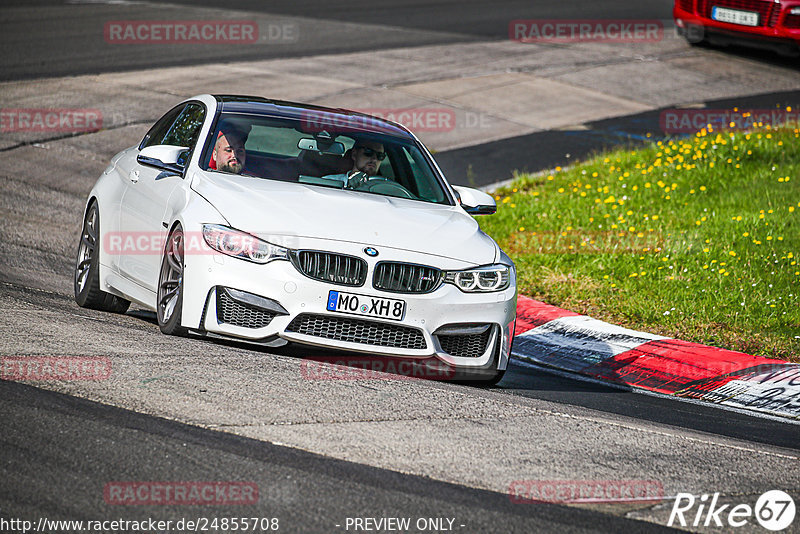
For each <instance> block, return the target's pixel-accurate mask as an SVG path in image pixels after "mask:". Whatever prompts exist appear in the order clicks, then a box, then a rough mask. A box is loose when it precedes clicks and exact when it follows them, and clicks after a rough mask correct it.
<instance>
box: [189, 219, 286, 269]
mask: <svg viewBox="0 0 800 534" xmlns="http://www.w3.org/2000/svg"><path fill="white" fill-rule="evenodd" d="M203 239H205V241H206V243H207V244H208V246H209V247H211V248H213V249H214V250H216V251H217V252H222V253H223V254H227V255H228V256H233V257H234V258H241V259H243V260H247V261H252V262H255V263H267V262H270V261H272V260H288V259H289V251H288V250H287V249H285V248H283V247H279V246H276V245H273V244H272V243H267V242H266V241H262V240H261V239H259V238H257V237H255V236H252V235H250V234H247V233H245V232H240V231H238V230H234V229H233V228H228V227H227V226H221V225H219V224H204V225H203Z"/></svg>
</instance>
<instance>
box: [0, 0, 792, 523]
mask: <svg viewBox="0 0 800 534" xmlns="http://www.w3.org/2000/svg"><path fill="white" fill-rule="evenodd" d="M218 8H219V5H217V4H214V3H212V2H204V1H203V2H180V1H179V2H172V3H169V4H161V3H146V2H120V3H117V4H114V3H112V2H90V1H88V0H84V1H80V0H76V1H73V2H55V1H40V2H4V4H3V7H1V8H0V15H2V19H3V20H4V22H6V27H7V28H9V31H6V32H4V34H3V35H2V37H0V43H1V44H2V50H3V54H2V55H3V60H2V61H0V64H2V66H3V68H2V69H0V79H2V80H4V81H6V82H9V83H8V85H6V86H4V87H6V89H5V90H6V91H9V93H8V94H10V93H11V91H12V89H13V91H14V92H15V93H19V92H24V91H26V88H27V87H29V86H28V85H26V84H28V83H29V81H30V80H33V79H36V78H42V77H46V78H53V82H52V83H57V84H60V83H64V84H65V86H66V84H67V83H68V81H69V80H68V79H67V78H61V77H64V76H73V75H92V74H97V73H107V72H123V71H126V70H135V69H142V68H157V67H158V68H161V67H170V66H174V65H209V66H213V65H217V64H218V63H219V62H223V61H247V60H252V59H264V58H269V57H279V56H280V57H295V58H303V57H305V56H312V55H316V54H320V53H339V52H354V51H364V50H367V49H392V48H394V47H401V46H414V45H420V46H421V45H432V44H453V43H461V42H464V43H467V42H469V43H480V42H483V41H492V40H502V39H504V38H507V24H508V20H509V19H510V18H533V17H551V18H556V17H557V18H565V19H566V18H592V17H594V18H613V17H620V18H623V17H624V18H637V17H638V18H651V19H667V18H669V16H670V2H668V1H655V0H648V1H646V2H637V3H635V7H630V3H628V2H617V1H615V2H602V3H601V2H584V1H576V2H560V3H550V2H546V3H545V2H515V1H506V2H497V3H490V2H447V1H440V2H433V3H426V2H412V3H401V2H396V3H391V4H390V3H380V2H378V3H376V2H372V3H368V2H363V1H350V2H345V3H337V4H335V5H334V3H331V2H269V3H263V2H255V1H253V2H240V3H237V4H236V5H235V7H231V9H230V13H229V18H232V19H233V18H236V17H238V16H240V15H241V14H243V13H251V14H252V13H256V14H258V16H260V17H263V20H264V21H277V20H289V21H294V22H295V23H297V24H300V25H301V28H306V27H307V26H306V25H308V27H310V28H316V29H317V31H315V32H311V33H307V34H308V35H313V38H310V39H308V40H301V41H298V42H296V43H288V44H286V46H285V47H284V48H282V49H280V50H278V49H276V48H275V47H267V46H264V47H260V48H258V49H242V47H237V48H233V47H225V46H220V47H195V48H183V49H181V48H177V47H172V48H170V47H167V49H166V50H162V53H159V54H154V53H153V52H152V49H148V48H146V47H137V46H132V47H129V48H125V47H116V48H114V47H103V46H102V44H103V43H102V40H100V42H96V41H97V32H94V33H92V32H93V30H91V29H92V28H94V29H97V28H98V27H102V25H103V24H104V22H105V21H108V20H118V19H126V18H133V19H150V20H163V19H168V18H176V17H178V16H181V17H183V18H186V19H189V20H197V19H201V18H203V17H205V16H208V14H209V13H210V11H206V10H215V11H214V13H217V10H218ZM512 14H513V15H512ZM215 16H216V15H215ZM253 16H255V15H253ZM342 24H355V25H356V26H363V28H362V29H363V31H360V32H359V31H352V32H346V31H343V26H342ZM90 30H91V31H90ZM93 39H94V40H93ZM730 53H731V54H732V56H734V57H736V58H737V61H740V62H746V63H748V64H751V65H752V68H753V69H754V71H758V69H761V68H763V69H769V72H778V71H780V72H783V73H785V72H788V71H789V69H790V64H789V63H787V60H784V59H780V58H774V57H772V56H769V55H767V54H762V53H755V52H748V51H742V50H732V51H730ZM703 57H704V58H706V59H707V61H709V62H718V61H719V59H720V58H721V57H724V54H722V53H719V52H717V51H710V52H708V53H707V54H706V55H704V56H703ZM715 64H716V63H715ZM203 68H205V67H203ZM309 68H311V67H309ZM154 72H155V74H154V76H156V77H157V76H158V75H159V73H160V72H161V71H154ZM754 77H756V76H755V75H754ZM64 80H67V81H64ZM649 83H653V82H652V81H651V82H649ZM765 90H769V91H773V89H772V88H770V87H767V88H765ZM775 91H777V89H775ZM141 94H142V97H141V98H142V101H141V102H137V103H136V104H135V105H133V104H131V108H136V109H137V110H140V109H143V108H148V107H154V108H156V109H155V110H154V111H152V112H149V111H148V113H150V115H152V116H153V117H158V116H159V115H160V114H161V112H163V111H165V110H166V108H163V105H164V104H163V103H164V102H166V100H164V97H163V95H157V94H156V93H155V92H152V93H150V92H147V91H144V90H143V91H141ZM178 94H180V92H178V91H176V93H175V95H178ZM795 96H796V93H793V92H791V91H788V90H787V91H784V92H780V93H770V94H767V95H764V96H760V97H752V105H754V106H760V107H768V106H771V105H774V103H776V102H780V103H784V102H795V103H797V102H796V98H795ZM31 98H35V95H33V94H32V95H31ZM109 98H111V97H109ZM3 100H4V97H3V95H2V93H0V107H6V104H5V103H4V102H3ZM174 100H176V101H177V100H179V97H178V96H175V98H174ZM732 101H733V100H731V102H732ZM727 102H728V101H722V100H720V102H719V103H717V105H718V106H720V107H721V106H724V105H728V103H727ZM113 105H114V106H117V108H119V109H118V110H119V111H120V113H122V112H123V111H125V110H124V109H123V106H124V105H123V104H119V103H116V102H115V103H114V104H113ZM162 108H163V109H162ZM648 113H657V112H648ZM637 117H639V116H638V115H629V116H627V118H626V117H622V118H615V119H608V121H607V122H603V121H596V122H593V123H591V124H590V126H591V127H592V128H593V129H594V131H596V132H605V134H604V135H600V134H598V135H595V136H591V135H590V134H588V133H585V132H587V131H589V130H581V131H583V132H584V134H582V135H584V136H585V137H586V138H589V137H592V139H595V138H597V139H599V141H597V142H596V143H595V142H594V141H592V142H591V143H590V142H587V143H586V147H585V149H584V152H583V154H585V153H589V152H591V151H592V150H594V149H596V148H597V147H598V146H602V145H605V144H614V139H613V137H614V135H615V134H613V132H617V133H618V132H620V131H624V132H627V133H628V134H630V135H631V136H635V135H638V134H640V133H641V132H640V131H639V130H637V128H638V126H637V125H638V124H639V122H637ZM146 129H147V124H146V122H145V121H144V120H143V119H142V120H137V121H131V122H130V123H129V124H119V125H115V126H114V127H113V128H108V129H104V130H102V131H100V132H97V133H92V134H84V135H76V136H58V137H51V138H47V139H42V140H39V141H36V140H25V141H23V142H19V143H17V142H14V143H6V144H4V146H5V147H6V148H3V149H2V150H0V163H1V165H0V210H1V211H0V213H2V215H3V224H2V226H0V339H2V342H0V356H2V357H11V356H76V357H100V358H108V360H109V361H110V363H111V368H112V373H111V375H110V376H109V377H108V378H107V379H105V380H84V381H61V382H58V381H45V382H30V383H17V382H13V381H0V426H2V429H3V430H2V434H0V480H1V481H2V482H0V527H1V528H0V531H2V532H19V531H20V530H18V529H17V530H14V529H13V528H12V527H10V526H8V525H10V524H4V523H3V522H2V521H4V520H5V521H8V520H11V519H25V520H30V521H33V522H34V525H35V524H36V523H37V522H38V521H39V520H40V519H42V518H47V519H63V520H84V521H86V520H112V519H124V520H146V519H148V518H152V519H156V520H164V521H167V520H170V521H173V522H177V521H179V520H181V519H190V520H197V519H198V518H206V519H213V518H230V517H244V516H247V517H258V518H278V519H279V524H280V528H279V531H282V532H365V531H372V532H405V530H391V529H366V528H363V526H364V523H363V522H362V523H361V525H362V528H360V529H359V528H357V527H356V526H355V523H354V521H353V520H354V519H357V518H360V519H364V518H389V517H391V518H410V520H411V522H412V524H416V522H417V521H420V520H421V521H423V523H420V524H423V525H427V527H426V528H417V527H415V528H414V529H410V530H408V531H409V532H446V531H450V530H452V531H454V532H463V533H473V532H475V533H477V532H520V533H521V532H660V531H665V530H672V529H670V528H668V527H667V526H666V525H667V521H668V519H669V517H670V511H671V509H672V504H673V502H674V497H675V496H676V495H677V494H678V493H682V492H683V493H692V494H694V495H702V494H708V495H710V494H714V493H716V492H719V494H720V495H719V504H720V505H723V504H728V505H731V506H734V505H736V504H740V503H747V504H749V505H750V506H753V505H754V504H755V502H756V500H757V499H758V497H759V496H760V495H762V494H763V493H764V492H765V491H768V490H773V489H780V490H783V491H786V492H788V493H790V494H791V495H793V496H794V498H795V500H796V501H797V498H798V496H800V468H798V465H800V463H798V460H800V425H798V424H796V423H793V422H789V421H785V420H778V419H773V418H765V417H756V416H753V415H749V414H744V413H740V412H735V411H731V410H722V409H717V408H712V407H709V406H703V405H700V404H696V403H689V402H681V401H677V400H673V399H669V398H665V397H659V396H652V395H645V394H641V393H637V392H633V391H627V390H623V389H618V388H611V387H607V386H605V385H602V384H596V383H590V382H585V381H579V380H576V379H573V378H570V377H569V376H564V375H557V374H552V373H550V372H547V371H545V370H542V369H538V368H535V367H532V366H528V365H524V364H522V363H520V362H513V363H512V365H511V367H510V368H509V371H508V373H507V374H506V377H505V378H504V380H503V381H502V382H501V383H500V384H499V385H498V387H495V388H490V389H486V390H482V389H478V388H474V387H470V386H465V385H459V384H453V383H448V382H433V381H424V380H408V379H404V377H398V376H394V375H391V374H387V375H381V376H379V377H377V379H366V380H365V379H362V380H324V379H314V378H313V377H311V378H310V377H309V376H308V374H307V372H306V369H307V367H305V363H306V362H307V360H305V359H304V357H307V356H319V355H320V353H319V352H318V351H314V350H308V349H300V348H293V349H285V350H274V349H265V348H261V347H255V346H251V345H247V344H243V343H238V342H233V341H214V340H208V339H199V338H188V339H182V338H174V337H167V336H164V335H162V334H161V333H160V331H159V329H158V326H157V324H156V321H155V317H154V315H153V314H152V313H150V312H147V311H144V310H142V309H140V308H138V307H136V306H132V307H131V310H130V311H129V312H128V313H127V314H125V315H113V314H107V313H100V312H94V311H91V310H85V309H82V308H79V307H78V306H77V305H76V304H75V303H74V300H73V298H72V272H73V268H74V254H75V248H76V244H77V238H78V233H79V230H80V223H81V216H82V209H83V205H84V201H85V197H86V194H87V193H88V191H89V190H90V188H91V186H92V184H93V183H94V181H95V180H96V178H97V176H99V175H100V173H101V172H102V170H103V169H104V168H105V166H106V165H107V162H108V160H109V159H110V158H111V157H112V156H113V155H114V154H115V153H116V152H118V151H119V150H121V149H122V148H124V147H127V146H130V145H132V144H134V143H136V142H138V140H139V139H141V136H142V135H143V133H144V131H145V130H146ZM0 135H6V134H0ZM534 135H537V136H538V137H536V138H535V144H536V145H537V146H539V147H540V148H542V147H545V148H542V149H541V150H539V154H538V155H536V156H535V158H534V157H532V158H531V159H526V160H522V159H519V160H515V161H513V162H508V161H505V164H506V165H507V166H506V167H504V169H505V170H506V171H507V170H508V169H510V168H512V165H513V168H522V166H523V165H528V166H529V167H528V168H529V170H538V169H540V168H546V167H549V166H551V165H553V164H557V163H558V160H557V158H556V155H555V154H556V153H557V152H559V151H563V150H564V149H565V148H566V147H568V146H573V145H571V139H573V138H575V135H578V134H575V135H573V136H572V137H570V136H567V135H566V134H565V133H564V132H563V131H560V132H550V133H549V134H548V133H547V132H544V133H538V134H534ZM623 137H624V136H623ZM532 142H533V141H532V140H531V138H529V137H524V136H520V137H518V138H512V139H511V141H507V142H506V143H507V144H506V145H504V148H506V149H508V154H509V155H513V156H514V157H520V156H521V155H522V154H524V153H525V150H524V149H525V147H527V146H529V145H530V144H531V143H532ZM622 142H625V143H627V142H629V139H627V138H626V139H623V140H622ZM547 143H551V145H547ZM592 143H594V144H592ZM547 146H552V147H558V149H557V150H556V149H555V148H554V149H552V150H548V149H546V147H547ZM496 148H497V145H495V146H494V147H492V146H491V144H490V143H483V144H478V145H475V146H473V147H463V148H459V149H457V150H455V151H452V152H443V153H442V156H441V157H442V159H443V161H445V160H447V161H449V162H451V163H450V164H453V165H455V164H456V163H458V161H459V159H460V158H461V157H476V158H477V156H475V155H476V154H479V155H484V156H487V157H481V158H479V159H490V158H488V155H489V154H493V153H496V152H497V150H496ZM573 153H574V155H575V156H576V157H577V156H579V155H581V153H580V152H579V151H575V152H573ZM551 156H552V159H551ZM559 157H560V156H559ZM448 158H449V159H448ZM536 158H539V159H536ZM502 164H503V162H497V161H495V162H494V163H493V164H492V169H491V170H492V172H493V171H496V170H497V168H498V165H500V166H502ZM454 172H460V171H454ZM485 174H486V175H489V174H491V172H490V170H487V171H486V172H485ZM121 481H122V482H125V481H127V482H131V481H140V482H159V481H160V482H162V483H170V482H173V483H176V482H186V481H217V482H223V483H225V482H237V483H238V482H246V483H252V484H254V485H255V486H256V487H257V488H258V499H257V501H256V502H255V503H254V504H245V505H218V506H210V505H206V506H200V505H187V504H165V505H120V504H115V503H113V502H109V499H108V498H107V496H105V495H104V489H105V488H107V487H108V485H109V484H113V483H117V482H121ZM515 481H538V482H548V481H594V482H601V483H602V482H605V483H615V482H619V481H650V482H654V483H657V485H658V486H659V487H660V488H662V495H661V496H662V497H663V498H664V499H663V500H658V501H657V502H653V501H643V502H641V501H640V502H625V503H620V502H616V503H603V502H594V503H589V504H580V505H565V504H558V503H554V502H551V503H543V502H536V503H534V502H522V503H520V502H515V501H514V500H513V499H512V498H510V496H509V489H510V487H511V486H512V484H514V483H515ZM555 500H556V501H558V499H555ZM559 502H560V501H559ZM729 508H730V506H729ZM696 511H697V508H695V509H693V510H692V512H691V513H687V518H688V519H689V520H690V521H691V520H693V519H694V513H695V512H696ZM433 520H438V522H437V521H433ZM450 520H452V522H450ZM4 525H5V526H4ZM797 525H800V523H798V521H797V520H796V521H795V524H794V525H793V527H791V528H794V530H791V528H790V530H788V531H800V530H798V528H800V527H798V526H797ZM686 529H688V530H692V531H701V532H727V531H730V529H728V528H727V527H726V528H721V527H715V526H714V525H713V524H712V525H710V526H707V527H703V526H700V527H691V526H689V527H686ZM188 530H193V529H188V528H185V529H182V530H181V529H176V528H172V529H161V530H159V529H156V530H152V531H163V532H167V531H169V532H183V531H188ZM47 531H49V532H53V533H54V534H55V533H60V532H67V531H77V530H75V529H73V530H70V529H63V530H59V529H56V528H53V527H51V528H49V530H47ZM223 531H224V530H220V529H217V530H209V532H223ZM734 531H735V532H737V533H738V532H765V530H764V529H763V528H762V527H760V526H759V524H758V522H757V521H756V520H755V519H754V518H751V519H750V521H749V522H748V523H747V525H745V526H743V527H739V528H736V529H734Z"/></svg>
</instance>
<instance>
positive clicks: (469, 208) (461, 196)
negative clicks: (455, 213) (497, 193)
mask: <svg viewBox="0 0 800 534" xmlns="http://www.w3.org/2000/svg"><path fill="white" fill-rule="evenodd" d="M453 189H454V190H455V192H456V197H458V201H459V202H460V203H461V207H462V208H464V211H466V212H467V213H469V214H470V215H491V214H493V213H495V212H496V211H497V203H495V201H494V199H493V198H492V196H491V195H487V194H486V193H484V192H483V191H478V190H477V189H472V188H471V187H463V186H460V185H454V186H453Z"/></svg>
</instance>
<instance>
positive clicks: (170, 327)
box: [156, 224, 186, 335]
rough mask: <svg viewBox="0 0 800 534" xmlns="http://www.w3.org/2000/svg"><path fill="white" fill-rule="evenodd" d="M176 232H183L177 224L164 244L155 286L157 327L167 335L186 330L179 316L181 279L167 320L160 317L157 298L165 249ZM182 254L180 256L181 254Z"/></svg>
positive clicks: (183, 274)
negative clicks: (173, 305)
mask: <svg viewBox="0 0 800 534" xmlns="http://www.w3.org/2000/svg"><path fill="white" fill-rule="evenodd" d="M176 232H180V233H181V234H183V233H184V232H183V227H182V226H181V225H180V224H178V225H175V227H173V228H172V230H171V231H170V233H169V235H168V237H167V242H166V245H165V246H164V253H163V254H162V255H161V265H160V266H159V271H158V287H157V288H156V317H157V319H158V327H159V328H160V329H161V332H163V333H164V334H167V335H182V334H183V333H184V332H185V331H186V330H185V329H184V328H182V327H181V317H182V315H183V313H182V312H183V285H184V284H183V280H181V284H180V286H179V287H178V297H177V301H176V302H175V308H174V309H173V310H172V315H171V316H170V318H169V320H168V321H166V322H163V321H162V318H161V311H160V310H161V305H160V302H159V301H160V298H159V291H160V289H161V282H162V281H163V280H162V277H163V275H164V262H166V261H167V251H168V250H169V246H170V242H171V241H172V236H173V235H175V233H176ZM185 253H186V248H185V246H184V252H183V254H185ZM183 254H182V256H183ZM181 260H182V261H183V265H182V266H181V267H182V269H183V270H182V271H181V277H182V278H183V277H184V276H185V274H186V273H185V269H186V260H185V258H183V257H182V258H181Z"/></svg>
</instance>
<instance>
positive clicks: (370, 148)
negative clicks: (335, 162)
mask: <svg viewBox="0 0 800 534" xmlns="http://www.w3.org/2000/svg"><path fill="white" fill-rule="evenodd" d="M350 158H351V159H352V160H353V168H352V169H350V170H349V171H347V172H346V173H343V174H330V175H328V176H323V178H330V179H333V180H341V181H342V182H344V185H345V186H346V187H348V186H349V187H352V186H353V185H354V184H348V182H349V181H350V178H351V177H352V176H353V175H354V174H356V173H361V172H363V173H365V174H366V175H367V177H368V179H369V178H372V177H373V176H376V175H377V174H378V170H379V169H380V167H381V162H382V161H383V160H384V159H386V152H385V151H384V150H383V144H382V143H379V142H377V141H356V144H355V145H353V150H352V152H351V153H350ZM360 176H361V177H362V178H363V175H360Z"/></svg>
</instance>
